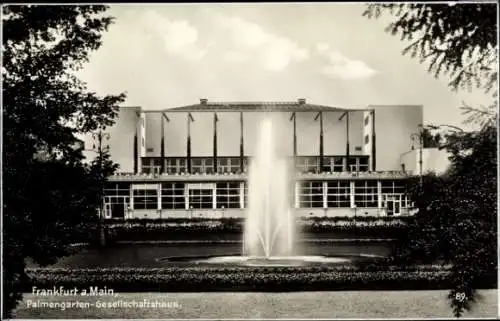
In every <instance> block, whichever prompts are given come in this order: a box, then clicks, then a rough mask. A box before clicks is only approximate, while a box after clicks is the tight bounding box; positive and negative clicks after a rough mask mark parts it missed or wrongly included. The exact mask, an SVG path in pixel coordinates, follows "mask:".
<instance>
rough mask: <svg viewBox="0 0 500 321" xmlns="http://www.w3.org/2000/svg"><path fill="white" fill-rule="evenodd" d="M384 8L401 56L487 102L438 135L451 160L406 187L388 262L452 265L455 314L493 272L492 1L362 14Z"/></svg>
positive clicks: (494, 118)
mask: <svg viewBox="0 0 500 321" xmlns="http://www.w3.org/2000/svg"><path fill="white" fill-rule="evenodd" d="M382 12H389V13H390V14H392V16H393V17H394V21H393V22H392V23H391V24H390V25H389V26H388V27H387V31H389V32H391V33H392V34H393V35H396V34H400V35H401V39H402V40H404V41H411V43H410V45H409V46H408V47H406V48H405V49H404V51H403V54H406V53H410V54H411V56H412V57H417V56H418V57H419V59H420V62H421V63H423V62H427V63H429V71H430V72H431V73H433V74H434V76H435V77H441V76H444V75H446V76H449V77H450V79H451V81H450V87H451V88H452V89H453V90H459V89H472V88H477V89H482V90H484V92H485V94H487V95H488V94H489V95H491V101H492V103H491V105H490V106H486V107H485V106H481V107H480V108H473V107H470V106H467V105H466V106H464V107H462V108H463V110H464V114H465V115H466V116H468V117H467V119H466V122H469V123H470V122H475V123H477V124H479V125H480V129H479V130H478V131H473V132H463V131H461V130H458V131H455V132H451V133H447V134H446V135H445V136H444V140H445V142H444V144H442V146H441V148H445V149H446V150H447V151H448V152H449V153H450V154H451V157H450V160H451V166H450V168H449V170H448V171H447V172H446V173H445V174H444V175H441V176H436V175H428V176H426V177H424V179H423V181H422V184H420V183H419V182H418V181H417V180H415V181H413V182H410V184H409V186H408V188H409V192H410V193H411V194H412V196H413V199H414V200H415V203H416V206H417V207H418V208H419V213H418V215H417V216H416V219H415V221H414V222H413V223H411V224H410V225H409V233H408V235H406V236H405V238H404V239H401V240H400V241H401V243H400V246H399V247H398V250H397V251H396V252H395V255H394V258H393V260H395V261H399V262H404V263H406V264H408V263H410V262H415V261H423V262H425V261H432V260H439V261H440V262H442V263H443V264H448V263H449V264H452V266H453V268H452V274H451V278H452V284H451V285H452V290H451V292H450V299H451V301H452V307H453V310H454V314H455V315H456V316H457V317H459V316H461V314H462V312H463V310H464V309H469V308H470V303H471V302H472V301H474V299H475V289H476V288H477V284H478V280H479V279H480V278H481V276H482V275H485V274H487V273H491V272H492V271H496V270H497V264H498V262H497V197H498V195H497V166H498V164H497V162H498V160H497V131H498V124H497V116H498V111H497V105H498V83H497V81H498V43H497V5H496V4H493V3H491V4H489V3H469V4H456V5H449V4H380V5H379V4H372V5H368V7H367V9H366V11H365V12H364V15H365V16H368V17H369V18H370V17H378V16H380V15H381V14H382Z"/></svg>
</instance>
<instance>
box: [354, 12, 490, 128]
mask: <svg viewBox="0 0 500 321" xmlns="http://www.w3.org/2000/svg"><path fill="white" fill-rule="evenodd" d="M384 12H388V13H389V14H391V15H392V16H393V17H394V18H395V19H394V21H393V22H392V23H390V24H389V26H388V27H387V29H386V31H388V32H390V33H391V34H393V35H398V34H399V35H400V36H401V40H403V41H409V42H410V44H409V45H408V46H407V47H406V48H405V49H404V50H403V54H408V53H409V54H410V55H411V57H414V58H415V57H417V56H418V58H419V61H420V62H421V63H428V70H429V72H431V73H432V74H433V75H434V76H435V77H436V78H438V77H441V76H448V77H449V78H450V83H449V84H450V87H451V88H452V89H454V90H459V89H469V90H470V89H472V88H479V89H482V90H484V91H485V93H487V94H491V96H492V103H491V104H490V105H489V106H482V107H481V108H473V107H470V106H467V105H465V106H463V111H464V114H465V115H467V116H469V117H468V118H467V122H476V123H479V124H480V125H481V126H482V127H484V126H489V125H493V124H494V122H495V121H496V117H497V114H498V113H497V106H498V43H497V5H496V4H494V3H467V4H456V5H449V4H410V3H404V4H370V5H368V6H367V9H366V10H365V12H364V13H363V15H364V16H367V17H368V18H372V17H374V18H378V17H379V16H381V14H383V13H384Z"/></svg>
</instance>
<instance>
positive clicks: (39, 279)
mask: <svg viewBox="0 0 500 321" xmlns="http://www.w3.org/2000/svg"><path fill="white" fill-rule="evenodd" d="M29 276H30V285H34V286H37V287H38V288H43V287H47V286H49V287H50V286H52V285H53V284H58V285H61V286H64V287H66V288H72V287H77V288H88V285H89V284H92V285H93V286H101V287H104V286H107V288H112V289H114V290H115V291H121V292H124V291H133V292H137V291H158V290H160V291H161V290H165V291H169V292H172V291H174V292H176V291H177V292H186V291H187V292H191V291H195V292H198V291H221V290H222V291H224V290H229V291H256V290H258V291H321V290H327V291H336V290H354V289H355V290H359V289H364V290H381V289H386V290H403V289H404V290H408V289H440V288H443V287H446V286H447V285H448V284H449V282H450V271H449V270H448V269H446V268H442V267H434V266H424V267H421V268H420V267H416V268H415V267H414V268H411V269H400V268H398V267H391V268H387V269H385V270H374V271H367V270H363V269H360V268H356V267H354V266H352V265H347V266H345V265H339V266H331V265H329V266H328V265H327V266H321V265H317V266H289V267H283V266H280V267H272V266H270V267H266V266H261V267H252V266H248V267H235V266H228V267H226V266H196V267H193V266H176V267H166V268H147V269H142V268H106V269H84V270H78V271H75V270H65V269H38V270H33V271H30V272H29ZM491 280H495V277H494V275H493V276H492V275H490V276H488V277H487V278H484V281H485V282H484V283H487V282H488V281H491Z"/></svg>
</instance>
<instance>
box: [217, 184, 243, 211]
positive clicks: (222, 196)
mask: <svg viewBox="0 0 500 321" xmlns="http://www.w3.org/2000/svg"><path fill="white" fill-rule="evenodd" d="M216 195H217V199H216V202H217V208H222V207H224V208H240V183H239V182H224V183H217V184H216Z"/></svg>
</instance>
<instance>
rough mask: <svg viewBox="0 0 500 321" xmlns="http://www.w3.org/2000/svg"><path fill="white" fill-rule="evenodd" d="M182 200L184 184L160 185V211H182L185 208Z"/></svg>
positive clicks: (183, 199)
mask: <svg viewBox="0 0 500 321" xmlns="http://www.w3.org/2000/svg"><path fill="white" fill-rule="evenodd" d="M185 203H186V202H185V198H184V183H177V182H175V183H170V182H169V183H162V184H161V208H162V209H184V208H186V205H185Z"/></svg>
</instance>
